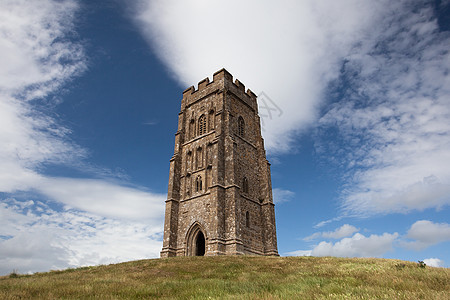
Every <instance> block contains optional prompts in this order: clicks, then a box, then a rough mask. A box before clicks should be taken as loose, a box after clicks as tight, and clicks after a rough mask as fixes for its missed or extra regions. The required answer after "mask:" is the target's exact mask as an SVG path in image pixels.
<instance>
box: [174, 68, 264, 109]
mask: <svg viewBox="0 0 450 300" xmlns="http://www.w3.org/2000/svg"><path fill="white" fill-rule="evenodd" d="M217 82H223V85H224V86H225V82H229V83H230V84H231V86H234V87H235V88H236V89H237V90H239V91H241V92H243V93H244V94H246V95H247V96H248V97H249V98H250V99H252V100H254V101H256V95H255V93H253V92H252V91H251V90H250V89H247V91H245V85H244V84H243V83H242V82H240V81H239V80H238V79H236V80H235V81H234V82H233V75H231V74H230V72H228V71H227V70H226V69H225V68H223V69H221V70H219V71H217V72H215V73H214V74H213V80H212V81H209V78H208V77H206V78H205V79H203V80H201V81H200V82H199V83H198V88H197V89H195V87H194V86H193V85H192V86H190V87H188V88H187V89H185V90H184V91H183V98H187V97H190V96H191V95H194V94H196V93H198V92H202V91H203V90H205V89H206V88H207V87H209V86H210V85H212V84H214V83H217Z"/></svg>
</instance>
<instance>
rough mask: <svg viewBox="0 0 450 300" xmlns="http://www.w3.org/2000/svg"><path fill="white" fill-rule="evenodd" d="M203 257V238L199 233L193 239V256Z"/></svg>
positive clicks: (201, 233)
mask: <svg viewBox="0 0 450 300" xmlns="http://www.w3.org/2000/svg"><path fill="white" fill-rule="evenodd" d="M204 255H205V236H204V235H203V232H201V231H199V232H198V234H197V237H196V238H195V256H204Z"/></svg>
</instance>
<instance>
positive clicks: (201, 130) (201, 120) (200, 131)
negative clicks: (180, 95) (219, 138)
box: [198, 115, 206, 135]
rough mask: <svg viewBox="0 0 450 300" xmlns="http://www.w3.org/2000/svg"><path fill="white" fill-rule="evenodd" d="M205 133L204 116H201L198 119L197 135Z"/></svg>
mask: <svg viewBox="0 0 450 300" xmlns="http://www.w3.org/2000/svg"><path fill="white" fill-rule="evenodd" d="M205 133H206V116H205V115H201V116H200V118H199V119H198V135H202V134H205Z"/></svg>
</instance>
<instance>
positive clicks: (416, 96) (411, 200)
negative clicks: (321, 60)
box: [317, 1, 450, 215]
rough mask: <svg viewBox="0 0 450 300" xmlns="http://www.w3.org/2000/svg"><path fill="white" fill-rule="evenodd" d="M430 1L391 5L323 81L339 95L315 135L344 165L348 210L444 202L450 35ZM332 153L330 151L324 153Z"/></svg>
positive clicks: (449, 149)
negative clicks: (335, 73)
mask: <svg viewBox="0 0 450 300" xmlns="http://www.w3.org/2000/svg"><path fill="white" fill-rule="evenodd" d="M431 5H432V4H431V3H429V5H426V4H425V5H424V6H423V7H417V6H416V5H415V2H414V1H404V2H401V3H396V4H392V5H391V4H390V6H392V11H391V12H390V13H388V14H386V16H385V17H384V21H383V22H380V23H379V24H378V26H376V28H374V30H373V31H372V32H371V33H370V35H369V36H368V37H367V38H365V39H363V40H361V43H360V44H359V45H357V46H355V47H354V49H353V50H352V51H353V52H352V53H351V54H350V55H347V56H346V57H345V61H344V64H343V66H342V69H341V75H340V78H339V79H338V80H337V81H336V82H335V83H333V84H332V85H331V86H330V91H331V93H332V94H331V96H332V97H333V98H336V95H340V96H339V97H338V98H339V99H341V100H340V101H338V102H336V103H334V104H333V105H332V107H331V109H329V110H328V112H327V113H326V114H325V115H324V116H323V117H322V118H321V119H320V123H321V126H322V130H323V131H322V133H323V134H324V135H326V134H327V132H328V130H330V129H331V130H335V132H337V133H338V135H337V137H336V139H335V142H333V143H332V144H326V143H322V144H320V143H318V147H317V149H318V150H320V151H322V153H323V155H324V156H325V157H328V158H329V159H330V160H332V161H335V162H337V164H338V165H339V167H340V168H342V169H343V170H345V171H344V176H345V183H346V186H345V188H344V189H343V191H342V201H343V202H342V207H343V209H344V211H346V212H347V213H355V214H357V215H368V214H373V213H391V212H408V211H411V210H422V209H426V208H440V207H442V206H444V205H448V204H449V203H450V170H449V168H447V166H446V165H445V164H444V163H443V162H445V161H450V123H449V122H448V120H450V98H449V95H450V88H449V87H450V75H449V74H450V73H449V69H450V54H449V50H448V45H449V43H450V35H449V34H448V32H442V31H440V30H439V27H438V24H437V19H436V16H435V15H434V10H433V7H432V6H431ZM330 156H331V157H330Z"/></svg>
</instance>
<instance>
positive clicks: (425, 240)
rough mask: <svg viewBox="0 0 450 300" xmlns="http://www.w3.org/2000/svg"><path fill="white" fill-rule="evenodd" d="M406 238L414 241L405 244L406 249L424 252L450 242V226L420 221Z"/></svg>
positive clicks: (412, 227)
mask: <svg viewBox="0 0 450 300" xmlns="http://www.w3.org/2000/svg"><path fill="white" fill-rule="evenodd" d="M406 238H408V239H412V240H414V241H412V242H404V243H403V245H404V246H405V247H408V248H412V249H416V250H422V249H425V248H428V247H430V246H432V245H435V244H438V243H441V242H445V241H450V224H448V223H433V222H431V221H428V220H420V221H417V222H415V223H414V224H413V225H412V226H411V228H410V229H409V230H408V233H407V234H406Z"/></svg>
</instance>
